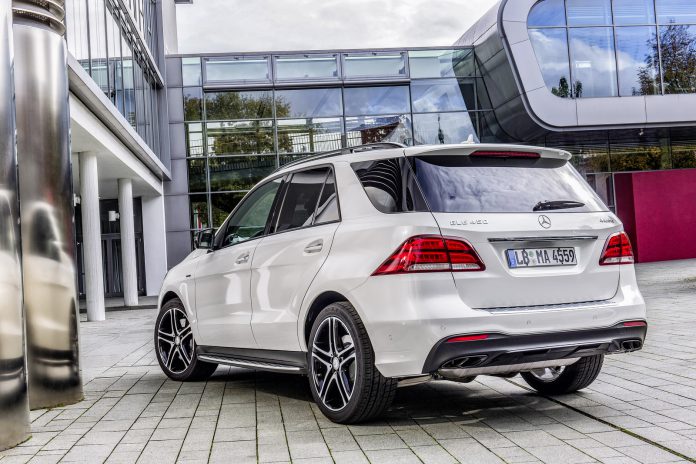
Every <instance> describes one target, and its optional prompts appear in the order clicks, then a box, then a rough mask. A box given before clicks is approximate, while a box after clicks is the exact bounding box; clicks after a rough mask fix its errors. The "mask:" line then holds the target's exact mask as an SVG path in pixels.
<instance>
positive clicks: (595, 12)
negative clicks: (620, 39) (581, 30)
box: [566, 0, 611, 26]
mask: <svg viewBox="0 0 696 464" xmlns="http://www.w3.org/2000/svg"><path fill="white" fill-rule="evenodd" d="M566 8H567V9H568V25H569V26H608V25H610V24H611V1H610V0H567V2H566Z"/></svg>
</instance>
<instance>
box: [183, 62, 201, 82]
mask: <svg viewBox="0 0 696 464" xmlns="http://www.w3.org/2000/svg"><path fill="white" fill-rule="evenodd" d="M181 77H182V81H183V84H184V86H186V85H201V84H202V83H203V80H202V79H201V59H200V58H198V57H196V58H182V59H181Z"/></svg>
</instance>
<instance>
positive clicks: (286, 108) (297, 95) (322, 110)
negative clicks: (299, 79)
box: [275, 89, 343, 118]
mask: <svg viewBox="0 0 696 464" xmlns="http://www.w3.org/2000/svg"><path fill="white" fill-rule="evenodd" d="M275 99H276V115H277V117H291V118H311V117H317V116H340V115H342V114H343V102H342V101H341V89H301V90H278V91H276V94H275Z"/></svg>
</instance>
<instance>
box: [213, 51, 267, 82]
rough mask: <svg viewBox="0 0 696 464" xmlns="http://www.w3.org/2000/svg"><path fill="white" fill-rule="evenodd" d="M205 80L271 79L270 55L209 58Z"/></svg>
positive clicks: (248, 80) (239, 80) (250, 80)
mask: <svg viewBox="0 0 696 464" xmlns="http://www.w3.org/2000/svg"><path fill="white" fill-rule="evenodd" d="M204 66H205V81H206V82H207V83H216V82H217V83H220V82H242V83H244V82H249V83H262V82H270V81H271V72H270V67H269V65H268V57H266V56H258V57H239V56H237V57H230V58H215V59H213V58H209V59H206V60H205V62H204Z"/></svg>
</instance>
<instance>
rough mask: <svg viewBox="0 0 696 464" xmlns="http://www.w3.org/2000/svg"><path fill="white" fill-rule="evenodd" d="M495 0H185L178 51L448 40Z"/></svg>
mask: <svg viewBox="0 0 696 464" xmlns="http://www.w3.org/2000/svg"><path fill="white" fill-rule="evenodd" d="M496 2H497V0H193V4H179V5H177V12H176V13H177V22H178V30H177V33H178V40H179V53H216V52H252V51H285V50H321V49H345V48H389V47H426V46H447V45H452V44H453V43H454V42H455V41H456V40H457V39H458V38H459V37H460V36H461V35H462V34H463V33H464V32H465V31H466V30H467V29H468V28H469V26H471V25H472V24H473V23H475V22H476V20H477V19H478V18H480V17H481V16H482V15H483V14H484V13H485V12H486V11H487V10H488V9H489V8H490V7H492V6H493V5H494V4H495V3H496Z"/></svg>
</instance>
